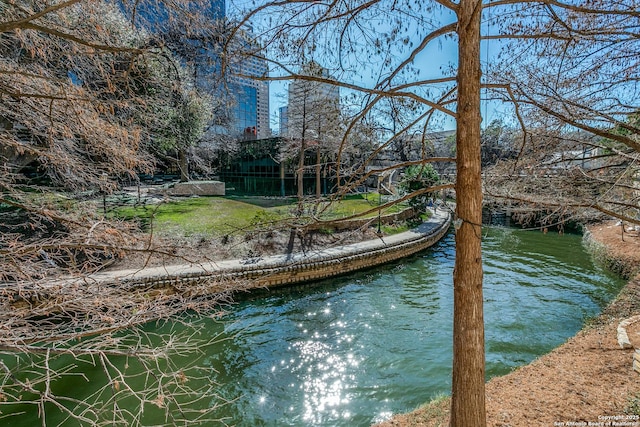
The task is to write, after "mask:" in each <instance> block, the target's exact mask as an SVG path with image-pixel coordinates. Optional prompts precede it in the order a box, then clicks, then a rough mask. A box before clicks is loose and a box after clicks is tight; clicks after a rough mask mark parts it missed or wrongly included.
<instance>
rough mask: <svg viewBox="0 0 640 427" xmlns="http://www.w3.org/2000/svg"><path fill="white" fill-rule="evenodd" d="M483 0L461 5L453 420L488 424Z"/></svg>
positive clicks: (460, 424)
mask: <svg viewBox="0 0 640 427" xmlns="http://www.w3.org/2000/svg"><path fill="white" fill-rule="evenodd" d="M481 12H482V1H481V0H461V1H460V3H459V6H458V8H457V14H458V27H457V33H458V38H459V42H458V43H459V44H458V107H457V135H456V147H457V165H456V167H457V181H456V216H457V219H456V261H455V269H454V273H453V288H454V314H453V378H452V394H451V426H452V427H477V426H485V425H486V412H485V396H484V390H485V354H484V317H483V307H482V305H483V304H482V253H481V247H480V242H481V236H482V232H481V227H482V225H481V224H482V184H481V182H482V181H481V174H480V173H481V167H480V122H481V120H482V119H481V117H480V76H481V71H480V18H481Z"/></svg>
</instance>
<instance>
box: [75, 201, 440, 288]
mask: <svg viewBox="0 0 640 427" xmlns="http://www.w3.org/2000/svg"><path fill="white" fill-rule="evenodd" d="M450 224H451V213H450V212H449V211H448V210H445V209H437V210H436V211H433V210H432V215H431V217H430V218H429V220H427V221H425V222H423V223H422V224H420V225H419V226H418V227H416V228H414V229H411V230H408V231H405V232H403V233H398V234H394V235H390V236H383V237H381V238H377V239H373V240H366V241H362V242H358V243H352V244H349V245H342V246H335V247H330V248H323V249H317V250H310V251H307V252H306V253H292V254H283V255H273V256H266V257H259V258H250V259H232V260H222V261H212V262H204V263H197V264H177V265H165V266H161V267H146V268H141V269H130V270H116V271H103V272H98V273H95V274H92V275H89V276H88V277H84V278H82V279H78V280H82V281H85V282H92V283H97V284H105V285H106V284H118V283H119V284H127V285H133V286H135V285H140V286H145V285H159V286H162V285H171V284H175V283H197V282H203V281H206V280H209V281H210V280H212V279H213V280H223V279H238V280H249V281H251V282H252V284H251V285H250V286H249V288H258V287H269V288H271V287H277V286H284V285H289V284H295V283H301V282H305V281H310V280H317V279H324V278H328V277H332V276H337V275H339V274H345V273H348V272H351V271H356V270H360V269H363V268H369V267H373V266H376V265H380V264H383V263H386V262H390V261H394V260H397V259H400V258H402V257H405V256H408V255H412V254H414V253H416V252H419V251H421V250H424V249H426V248H428V247H430V246H432V245H433V244H435V243H436V242H438V241H439V240H440V239H441V238H442V237H443V236H444V235H445V234H446V232H447V230H448V229H449V225H450ZM245 289H246V288H245Z"/></svg>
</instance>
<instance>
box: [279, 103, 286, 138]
mask: <svg viewBox="0 0 640 427" xmlns="http://www.w3.org/2000/svg"><path fill="white" fill-rule="evenodd" d="M278 113H279V116H280V129H279V130H278V134H279V135H280V136H285V135H286V134H287V132H288V129H289V106H287V105H285V106H284V107H280V108H279V109H278Z"/></svg>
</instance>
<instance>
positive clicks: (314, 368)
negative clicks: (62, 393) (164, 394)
mask: <svg viewBox="0 0 640 427" xmlns="http://www.w3.org/2000/svg"><path fill="white" fill-rule="evenodd" d="M484 233H485V235H484V236H483V251H484V252H483V262H484V271H485V284H484V289H485V322H486V350H487V356H486V357H487V377H488V378H490V377H492V376H496V375H502V374H505V373H508V372H509V371H511V370H512V369H514V368H515V367H517V366H521V365H523V364H526V363H528V362H530V361H531V360H532V359H534V358H536V357H538V356H540V355H542V354H544V353H546V352H548V351H549V350H551V349H552V348H554V347H556V346H558V345H559V344H561V343H563V342H564V341H566V339H567V338H569V337H570V336H572V335H574V334H575V333H576V332H577V331H578V330H579V329H580V328H581V326H582V325H583V324H584V322H585V321H586V320H587V319H588V318H589V317H591V316H594V315H596V314H597V313H598V312H599V311H600V310H601V309H602V307H603V306H604V305H606V304H607V303H608V302H609V301H610V300H611V299H612V298H613V297H614V296H615V295H616V294H617V292H618V291H619V289H620V288H621V286H622V285H623V282H622V281H621V280H618V279H616V278H614V277H612V276H611V275H609V274H607V273H606V272H604V271H602V270H600V269H599V268H597V267H595V266H594V265H593V263H592V262H591V260H590V257H589V255H588V254H587V253H586V252H585V251H584V249H583V247H582V244H581V236H577V235H570V234H566V235H557V234H553V233H549V234H546V235H545V234H542V233H540V232H530V231H529V232H528V231H520V230H515V229H504V228H487V229H485V230H484ZM454 256H455V251H454V244H453V234H452V233H450V234H449V235H447V236H446V237H445V238H444V239H443V240H442V241H441V242H440V243H438V244H437V245H436V246H434V247H433V248H431V249H429V250H427V251H424V252H422V253H420V254H419V255H416V256H414V257H411V258H408V259H404V260H402V261H400V262H396V263H395V264H390V265H385V266H382V267H379V268H377V269H373V270H369V271H366V272H361V273H357V274H351V275H348V276H343V277H340V278H336V279H332V280H329V281H324V282H318V283H316V284H312V285H307V286H305V287H296V288H290V289H286V290H282V291H275V292H272V293H268V294H267V293H265V294H262V295H258V296H255V295H254V296H249V297H245V299H244V300H242V301H240V302H239V303H238V304H236V305H234V306H232V307H231V308H230V310H229V311H228V313H227V314H226V315H225V316H224V317H222V318H221V319H218V320H215V321H214V320H212V319H210V318H208V317H207V318H202V319H201V320H199V322H201V326H202V322H204V326H205V330H206V331H207V332H208V333H210V334H211V335H212V336H218V337H219V338H220V339H219V343H218V344H216V345H215V346H212V347H209V348H207V349H206V352H205V353H204V355H203V356H202V358H201V359H200V360H198V361H197V363H199V364H203V365H206V366H207V367H210V368H213V369H215V371H216V372H217V373H216V374H215V377H214V378H211V379H212V380H213V381H215V382H216V383H217V384H219V386H218V387H216V390H215V391H216V393H217V397H211V399H210V400H209V402H210V404H211V405H214V404H219V403H220V401H221V400H226V401H229V402H230V403H227V404H224V405H221V406H220V408H219V410H217V412H216V415H217V416H218V417H219V418H220V419H226V423H227V424H229V425H236V426H331V427H334V426H350V427H353V426H369V425H370V424H371V423H373V422H376V421H382V420H384V419H386V418H388V417H389V416H390V415H391V414H392V413H398V412H407V411H410V410H412V409H414V408H416V407H417V406H419V405H421V404H422V403H424V402H426V401H428V400H430V399H431V398H433V397H436V396H438V395H442V394H446V393H448V392H449V390H450V386H451V384H450V376H451V358H452V355H451V342H452V336H451V333H452V332H451V331H452V311H453V290H452V272H453V263H454ZM191 362H192V363H193V362H194V361H193V360H192V361H191ZM77 397H80V398H82V396H77ZM32 412H34V413H31V414H23V416H21V417H19V418H21V420H23V421H25V422H26V424H21V423H20V422H18V423H16V424H15V425H16V426H18V425H36V424H39V422H38V420H37V414H35V411H32ZM31 422H33V424H31ZM220 425H225V424H222V423H221V424H220Z"/></svg>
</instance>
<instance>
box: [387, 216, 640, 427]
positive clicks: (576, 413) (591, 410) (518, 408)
mask: <svg viewBox="0 0 640 427" xmlns="http://www.w3.org/2000/svg"><path fill="white" fill-rule="evenodd" d="M589 238H590V239H592V240H593V242H597V243H596V245H599V246H600V248H601V249H600V250H599V251H597V252H598V253H596V256H597V257H599V258H601V259H602V260H603V261H606V262H607V263H608V264H611V262H612V261H613V260H615V261H616V262H617V263H618V264H619V265H620V266H624V269H623V271H631V270H633V269H637V266H640V237H637V236H635V234H633V235H632V234H627V235H626V236H625V239H624V241H623V240H622V237H621V232H620V227H619V226H616V225H615V223H614V222H610V223H604V224H599V225H596V226H592V227H590V228H589ZM636 273H637V272H636ZM638 314H640V275H636V276H635V277H634V278H632V279H631V280H630V281H629V282H628V284H627V285H626V286H625V287H624V288H623V290H622V291H621V292H620V294H619V296H618V298H616V300H614V301H613V302H612V303H611V304H609V305H608V306H607V307H606V308H605V310H604V311H603V312H602V314H601V315H600V316H598V317H597V318H595V319H593V320H592V321H591V322H589V323H588V324H587V325H586V326H585V327H584V328H583V330H582V331H580V332H579V333H578V334H576V336H574V337H573V338H571V339H569V340H568V341H567V342H566V343H565V344H563V345H562V346H560V347H558V348H556V349H555V350H553V351H552V352H551V353H549V354H547V355H544V356H542V357H540V358H538V359H536V360H535V361H534V362H532V363H530V364H529V365H526V366H523V367H521V368H518V369H516V370H515V371H514V372H512V373H510V374H508V375H505V376H502V377H496V378H493V379H491V380H490V381H489V382H488V383H487V387H486V396H487V397H486V405H487V425H488V426H492V427H508V426H511V427H520V426H533V427H535V426H540V427H542V426H558V425H564V426H568V425H585V426H586V425H589V423H592V424H591V425H597V423H598V422H602V421H605V420H613V419H612V418H606V417H616V416H620V417H625V416H626V415H631V416H633V415H634V414H639V412H638V411H640V376H639V375H640V374H638V373H636V372H634V371H633V370H632V354H633V350H632V349H631V350H629V349H621V348H620V346H619V344H618V341H617V333H616V329H617V326H618V323H619V322H620V321H622V320H623V319H626V318H628V317H631V316H634V315H638ZM636 340H637V341H640V339H636ZM632 343H633V338H632ZM636 346H640V342H638V343H637V344H636ZM625 420H626V421H630V422H636V424H629V425H640V422H638V421H637V419H636V420H634V419H629V418H627V419H623V418H619V419H618V420H617V421H619V422H620V421H625ZM582 423H584V424H582ZM448 425H449V399H448V398H441V399H438V400H437V401H434V402H432V403H431V404H427V405H425V406H424V407H421V408H419V409H417V410H415V411H413V412H411V413H409V414H402V415H396V416H394V417H393V418H392V419H390V420H388V421H386V422H384V423H382V424H379V425H378V426H379V427H390V426H394V427H409V426H416V427H417V426H420V427H436V426H448ZM603 425H606V424H603ZM611 425H613V424H611ZM620 425H624V424H620Z"/></svg>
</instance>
